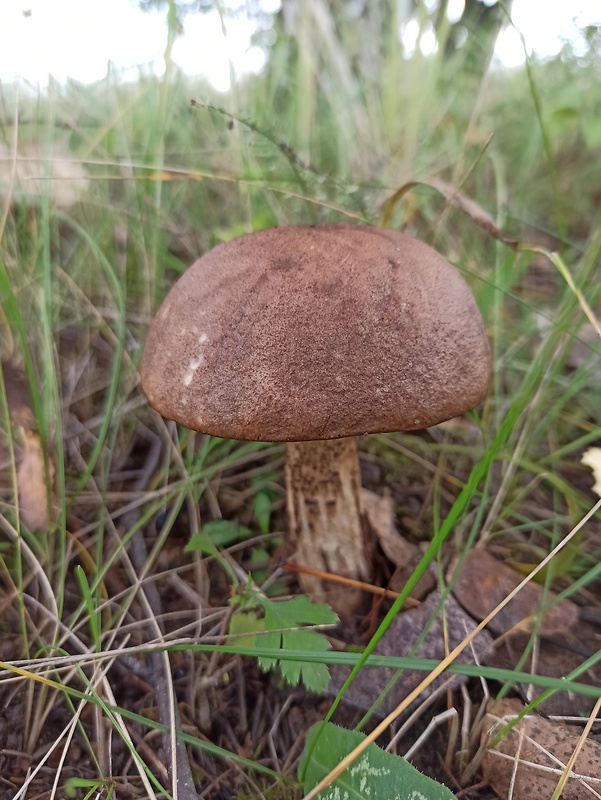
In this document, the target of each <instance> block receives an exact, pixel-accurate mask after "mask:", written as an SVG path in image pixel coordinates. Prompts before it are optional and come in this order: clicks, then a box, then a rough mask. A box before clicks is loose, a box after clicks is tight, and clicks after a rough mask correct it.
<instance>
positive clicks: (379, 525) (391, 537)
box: [361, 489, 418, 567]
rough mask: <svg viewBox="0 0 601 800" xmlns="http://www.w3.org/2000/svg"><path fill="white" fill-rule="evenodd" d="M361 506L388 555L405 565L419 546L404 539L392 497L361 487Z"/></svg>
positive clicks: (398, 563) (399, 565)
mask: <svg viewBox="0 0 601 800" xmlns="http://www.w3.org/2000/svg"><path fill="white" fill-rule="evenodd" d="M361 506H362V508H363V513H364V514H365V516H366V517H367V521H368V522H369V527H370V528H371V530H372V532H373V533H375V535H376V537H377V539H378V542H379V543H380V547H381V548H382V550H383V551H384V554H385V555H386V557H387V558H388V559H389V560H390V561H391V562H392V563H393V564H394V565H395V566H396V567H404V566H406V565H407V564H409V563H410V561H411V559H412V558H413V557H414V556H415V555H416V553H417V552H418V547H417V546H416V545H414V544H411V542H408V541H407V540H406V539H404V538H403V537H402V536H401V534H400V533H399V532H398V531H397V529H396V526H395V524H394V507H393V502H392V497H390V496H389V495H384V496H382V497H381V496H380V495H378V494H376V493H375V492H370V491H369V490H368V489H361Z"/></svg>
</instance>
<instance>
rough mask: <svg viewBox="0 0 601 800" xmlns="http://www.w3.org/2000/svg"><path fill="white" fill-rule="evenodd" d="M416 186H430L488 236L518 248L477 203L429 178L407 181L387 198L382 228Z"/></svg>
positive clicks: (441, 182)
mask: <svg viewBox="0 0 601 800" xmlns="http://www.w3.org/2000/svg"><path fill="white" fill-rule="evenodd" d="M416 186H430V187H431V188H432V189H435V190H436V191H437V192H439V193H440V194H441V195H442V196H443V197H444V199H445V200H446V202H447V203H448V204H449V205H450V206H454V207H455V208H458V209H460V210H461V211H463V212H464V213H465V214H467V215H468V216H469V217H471V219H472V220H473V221H474V222H475V224H476V225H478V226H479V227H480V228H482V229H483V230H484V231H486V233H488V234H489V235H490V236H492V237H494V238H495V239H498V240H499V241H501V242H503V243H504V244H506V245H507V246H508V247H512V248H514V249H516V248H517V247H518V246H519V244H520V243H519V242H518V241H517V240H516V239H509V238H508V237H507V236H506V235H505V233H504V232H503V231H502V230H501V229H500V228H499V226H498V225H497V224H496V222H495V221H494V219H493V218H492V217H491V215H490V214H489V213H488V211H485V210H484V209H483V208H482V206H480V205H478V203H476V202H474V200H470V198H469V197H466V196H465V195H463V194H461V192H458V191H457V189H456V188H455V187H454V186H453V185H452V184H450V183H447V182H446V181H440V180H437V179H436V178H431V179H430V180H427V181H408V182H407V183H404V184H403V185H402V186H401V187H400V188H399V189H397V190H396V192H394V194H393V195H392V196H391V197H389V199H388V200H387V201H386V204H385V206H384V211H383V213H382V227H384V228H385V227H387V226H388V224H389V223H390V218H391V216H392V212H393V210H394V207H395V205H396V204H397V203H398V201H399V200H400V199H401V197H403V195H404V194H406V193H407V192H408V191H409V190H410V189H413V188H415V187H416Z"/></svg>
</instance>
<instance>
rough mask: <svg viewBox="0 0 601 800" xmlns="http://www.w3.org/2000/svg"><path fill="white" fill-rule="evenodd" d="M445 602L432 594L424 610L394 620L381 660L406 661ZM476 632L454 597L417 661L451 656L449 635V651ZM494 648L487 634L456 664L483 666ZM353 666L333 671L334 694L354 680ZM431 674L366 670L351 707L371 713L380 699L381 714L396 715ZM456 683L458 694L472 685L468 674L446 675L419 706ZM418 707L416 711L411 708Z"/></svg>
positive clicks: (349, 695)
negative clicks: (403, 658)
mask: <svg viewBox="0 0 601 800" xmlns="http://www.w3.org/2000/svg"><path fill="white" fill-rule="evenodd" d="M439 602H440V592H439V591H438V590H437V591H434V592H432V593H431V594H430V595H429V597H428V598H427V599H426V601H425V602H424V603H423V604H422V605H421V606H420V607H419V608H412V609H411V610H410V611H404V612H403V613H402V614H397V616H396V617H395V618H394V620H393V621H392V623H391V625H390V627H389V629H388V630H387V632H386V633H385V634H384V636H383V637H382V640H381V641H380V643H379V644H378V646H377V647H376V650H375V652H376V653H377V654H378V655H385V656H406V655H407V654H408V653H410V652H411V651H413V649H414V647H415V644H416V642H417V640H418V639H419V637H420V636H422V635H423V632H424V628H425V626H426V625H427V624H428V621H429V620H430V617H431V616H432V614H433V613H434V612H435V610H436V607H437V605H438V603H439ZM475 627H476V623H475V622H474V620H473V619H472V618H471V617H469V616H468V615H467V614H466V613H465V611H464V610H463V609H462V608H461V607H460V606H459V604H458V603H457V602H456V601H455V600H454V599H453V596H452V595H449V596H448V597H447V598H446V600H445V602H444V610H442V611H439V612H438V614H437V617H436V619H435V620H434V622H433V623H432V625H431V626H430V628H429V631H428V633H427V635H426V637H425V638H424V640H423V641H422V642H421V644H420V645H419V647H418V648H417V650H416V651H415V656H416V657H417V658H432V659H435V660H436V661H441V660H442V659H443V658H444V657H445V656H446V655H447V650H446V648H445V634H446V637H447V647H448V650H452V649H453V648H454V647H456V646H457V645H458V644H459V643H460V642H462V641H463V640H464V639H465V637H466V636H467V635H468V634H469V633H471V632H472V631H473V630H474V628H475ZM491 648H492V638H491V636H490V634H489V633H487V631H481V632H480V633H479V634H478V635H477V636H476V637H475V639H474V641H473V642H472V644H471V645H470V646H469V647H467V648H466V649H465V650H464V651H463V652H462V653H460V655H459V656H458V657H457V659H456V663H459V664H473V663H478V664H480V663H482V661H484V659H485V658H486V656H487V655H488V654H489V653H490V650H491ZM349 672H350V670H349V668H348V667H341V666H336V665H335V666H333V667H332V668H331V675H332V680H331V682H330V687H329V689H328V691H329V692H330V693H332V694H337V693H338V691H339V689H340V688H341V686H342V685H343V683H344V682H345V680H346V679H347V677H348V675H349ZM425 675H426V673H425V672H423V671H421V670H417V669H416V670H412V669H406V670H404V671H403V673H402V675H401V676H400V678H399V676H398V671H397V670H394V669H388V668H386V667H364V668H363V669H362V670H361V672H360V673H359V675H357V677H356V678H355V680H354V681H353V683H351V685H350V686H349V688H348V689H347V691H346V692H345V694H344V700H345V702H348V703H350V704H351V705H354V706H356V707H357V708H361V709H363V710H367V709H369V708H371V706H372V705H373V703H375V702H376V700H378V698H380V697H383V700H382V701H381V702H380V703H379V705H378V713H379V714H381V715H382V716H384V715H385V714H388V713H389V712H390V711H392V710H393V709H394V708H396V706H397V705H398V704H399V703H400V702H401V700H402V699H403V698H405V697H406V696H407V695H408V694H409V693H410V692H412V691H413V689H415V688H416V687H417V686H418V685H419V684H420V683H421V682H422V680H423V679H424V677H425ZM395 676H396V677H397V678H398V680H396V681H395V683H394V686H393V688H392V690H391V691H390V692H389V693H388V694H386V695H385V696H384V689H385V688H386V686H387V684H388V682H389V681H390V680H391V678H393V677H395ZM449 679H450V681H451V686H452V687H453V688H455V689H457V688H458V687H459V686H460V685H461V684H462V683H465V682H466V681H467V676H465V675H452V676H450V675H447V674H445V675H441V676H439V677H438V678H436V679H435V680H434V681H433V682H432V683H431V684H430V686H428V687H427V688H426V689H424V691H423V692H422V694H421V696H420V698H419V699H418V700H416V701H415V703H419V702H422V701H423V700H424V699H425V698H426V697H429V696H430V695H431V694H432V692H434V691H435V690H436V689H438V688H439V687H440V686H441V685H442V684H443V683H444V682H445V681H447V680H449ZM411 708H413V706H412V707H411Z"/></svg>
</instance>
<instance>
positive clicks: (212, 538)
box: [185, 519, 252, 556]
mask: <svg viewBox="0 0 601 800" xmlns="http://www.w3.org/2000/svg"><path fill="white" fill-rule="evenodd" d="M250 536H252V531H251V530H250V529H249V528H246V527H245V526H244V525H239V524H238V523H237V522H232V521H231V520H228V519H216V520H213V521H212V522H207V523H206V525H203V526H202V530H201V531H200V533H195V534H194V536H192V537H191V539H190V541H189V542H188V544H187V545H186V547H185V552H186V553H191V552H193V551H194V550H200V551H201V553H204V555H209V556H214V555H215V554H216V553H217V549H218V548H220V547H229V546H230V545H232V544H236V542H240V541H242V540H243V539H248V538H249V537H250Z"/></svg>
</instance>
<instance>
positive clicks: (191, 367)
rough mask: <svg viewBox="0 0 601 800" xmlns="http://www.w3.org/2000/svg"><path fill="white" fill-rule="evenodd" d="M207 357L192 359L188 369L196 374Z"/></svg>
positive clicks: (201, 356)
mask: <svg viewBox="0 0 601 800" xmlns="http://www.w3.org/2000/svg"><path fill="white" fill-rule="evenodd" d="M204 360H205V357H204V356H203V355H200V356H195V357H194V358H191V359H190V363H189V364H188V369H189V370H190V371H191V372H195V371H196V370H197V369H198V368H199V367H200V365H201V364H202V363H203V362H204Z"/></svg>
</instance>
